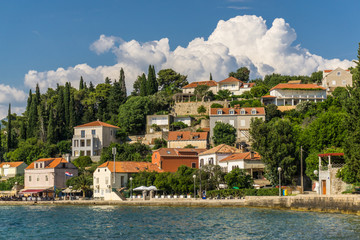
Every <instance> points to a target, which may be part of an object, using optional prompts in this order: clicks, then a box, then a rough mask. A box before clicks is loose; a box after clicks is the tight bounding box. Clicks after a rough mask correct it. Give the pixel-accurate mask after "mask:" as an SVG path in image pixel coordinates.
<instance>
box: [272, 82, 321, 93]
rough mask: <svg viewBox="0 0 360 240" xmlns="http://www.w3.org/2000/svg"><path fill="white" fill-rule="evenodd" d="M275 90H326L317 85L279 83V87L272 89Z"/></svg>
mask: <svg viewBox="0 0 360 240" xmlns="http://www.w3.org/2000/svg"><path fill="white" fill-rule="evenodd" d="M274 89H304V90H306V89H318V90H325V88H323V87H320V86H318V85H316V84H310V83H309V84H294V83H279V84H278V85H276V86H275V87H273V88H272V89H270V91H272V90H274Z"/></svg>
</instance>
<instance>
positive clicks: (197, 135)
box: [168, 131, 209, 141]
mask: <svg viewBox="0 0 360 240" xmlns="http://www.w3.org/2000/svg"><path fill="white" fill-rule="evenodd" d="M208 134H209V133H208V132H191V131H179V132H175V131H173V132H169V136H168V141H191V140H193V141H204V140H207V139H208Z"/></svg>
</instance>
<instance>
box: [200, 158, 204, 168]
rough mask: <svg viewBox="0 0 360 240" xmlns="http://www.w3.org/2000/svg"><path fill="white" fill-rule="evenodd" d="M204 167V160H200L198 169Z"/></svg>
mask: <svg viewBox="0 0 360 240" xmlns="http://www.w3.org/2000/svg"><path fill="white" fill-rule="evenodd" d="M202 166H204V159H200V167H202Z"/></svg>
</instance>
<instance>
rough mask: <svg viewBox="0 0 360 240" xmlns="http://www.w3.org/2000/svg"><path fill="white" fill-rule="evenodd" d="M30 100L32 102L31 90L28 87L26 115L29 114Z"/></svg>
mask: <svg viewBox="0 0 360 240" xmlns="http://www.w3.org/2000/svg"><path fill="white" fill-rule="evenodd" d="M31 102H32V92H31V89H30V90H29V97H28V99H27V105H26V114H27V116H29V111H30V106H31Z"/></svg>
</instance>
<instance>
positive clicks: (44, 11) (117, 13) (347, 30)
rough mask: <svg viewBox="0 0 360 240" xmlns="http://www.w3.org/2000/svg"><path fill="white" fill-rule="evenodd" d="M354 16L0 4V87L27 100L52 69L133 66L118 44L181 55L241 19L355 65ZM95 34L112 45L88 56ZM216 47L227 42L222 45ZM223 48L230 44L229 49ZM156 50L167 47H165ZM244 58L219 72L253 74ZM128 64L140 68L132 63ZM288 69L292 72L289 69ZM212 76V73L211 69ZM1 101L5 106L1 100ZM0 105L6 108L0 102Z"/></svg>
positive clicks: (314, 4)
mask: <svg viewBox="0 0 360 240" xmlns="http://www.w3.org/2000/svg"><path fill="white" fill-rule="evenodd" d="M359 10H360V1H358V0H343V1H340V0H327V1H325V0H315V1H314V0H312V1H311V0H302V1H298V0H193V1H188V0H183V1H169V0H168V1H160V0H151V1H149V0H134V1H117V0H107V1H99V0H87V1H85V0H72V1H68V0H63V1H55V0H54V1H45V0H37V1H28V0H22V1H20V0H13V1H1V0H0V23H1V24H0V84H3V85H4V86H6V87H9V88H11V89H10V90H11V91H10V92H11V93H12V94H14V93H16V91H17V90H19V91H25V92H26V94H27V91H28V89H29V87H31V85H33V86H35V84H36V82H37V81H39V82H42V81H43V84H42V85H41V86H42V87H43V88H44V89H45V88H46V87H49V86H53V85H52V84H53V82H52V83H49V82H47V79H46V78H48V77H49V71H56V70H57V69H58V68H64V69H65V70H66V71H67V69H68V68H72V67H75V66H76V65H78V64H87V66H89V67H91V68H97V67H98V66H114V65H116V64H120V65H121V64H123V65H124V64H125V65H126V62H125V61H133V59H122V57H123V56H124V54H123V53H122V54H119V49H120V45H122V44H123V43H128V42H129V41H131V40H135V41H136V42H137V43H139V44H140V46H142V44H144V43H148V42H151V41H159V40H161V39H164V38H166V39H168V46H169V47H170V49H169V50H170V51H174V50H175V49H176V48H177V47H178V46H181V47H183V48H186V50H187V54H189V52H191V51H192V50H189V49H187V46H188V44H189V43H190V42H192V41H193V40H194V39H196V38H199V37H202V38H204V41H206V40H207V38H208V37H209V36H210V35H211V34H212V33H213V32H214V30H215V28H216V27H217V24H218V22H219V21H220V20H224V21H228V20H229V19H232V18H234V17H236V16H243V15H255V16H257V17H262V19H263V20H265V21H266V26H267V27H268V29H270V28H271V26H272V23H273V21H274V20H275V19H276V18H281V19H283V20H284V21H285V24H288V25H289V27H290V28H291V29H293V30H294V32H296V39H295V40H294V39H293V38H292V37H291V36H290V35H289V38H290V39H292V40H291V41H290V40H289V41H290V44H291V46H292V47H295V46H296V45H298V44H300V47H301V48H302V49H303V50H304V49H306V50H308V51H309V52H310V53H311V54H315V55H318V56H321V57H322V58H324V59H334V58H338V59H340V61H342V60H344V59H347V60H352V59H355V58H356V54H357V47H358V42H360V31H359V30H360V27H359V25H358V17H357V16H358V13H359ZM247 21H248V20H246V19H245V20H244V19H239V21H238V22H240V23H243V24H245V25H242V26H246V23H247ZM280 25H281V26H280V27H279V28H278V30H279V31H278V33H277V34H280V35H277V34H275V35H276V36H281V37H282V38H284V36H285V35H286V34H285V35H281V33H280V32H281V31H288V28H286V26H285V25H284V24H283V25H282V24H281V23H280ZM242 28H244V27H242ZM230 30H231V28H230ZM230 30H229V28H228V29H227V30H226V31H227V32H226V31H225V30H224V31H220V33H218V34H222V35H221V36H222V37H223V38H226V35H227V34H231V32H229V31H230ZM239 31H240V30H239ZM249 31H250V30H249ZM240 32H241V31H240ZM240 32H239V33H240ZM241 33H243V35H242V36H241V35H238V36H237V37H238V38H239V39H243V38H246V37H250V38H251V37H252V36H251V34H252V33H253V30H251V31H250V32H247V33H246V32H241ZM101 35H104V37H105V38H106V39H108V38H109V37H113V39H116V40H115V44H114V45H112V46H111V48H110V49H107V50H104V51H101V52H97V51H94V49H92V50H91V49H90V46H91V45H92V44H93V43H94V42H95V41H97V40H99V38H100V36H101ZM245 35H246V36H245ZM276 36H275V38H276ZM286 36H288V35H286ZM293 36H295V35H293ZM217 38H219V36H218V37H217ZM219 41H220V42H224V41H225V42H226V39H221V40H219ZM232 41H233V42H234V40H232ZM233 42H232V43H233ZM206 44H207V43H206ZM228 44H230V45H231V43H228ZM239 44H240V43H239ZM268 44H270V43H268ZM225 45H226V44H225ZM162 46H165V47H166V43H164V44H162ZM226 46H227V45H226ZM229 49H230V52H233V53H234V52H236V50H234V49H233V50H232V49H231V47H229ZM293 50H294V49H287V50H286V51H285V50H284V52H286V54H290V53H291V51H293ZM127 51H132V50H131V49H128V50H127ZM161 51H163V50H161ZM206 51H208V50H206ZM224 51H225V50H224ZM224 51H222V53H223V52H224ZM240 51H241V49H238V53H239V52H240ZM294 51H295V50H294ZM222 53H219V54H220V55H221V54H222ZM170 54H171V53H170ZM191 54H192V53H191ZM249 54H250V53H249ZM249 54H248V55H246V58H248V59H246V60H244V58H242V57H241V60H239V58H237V57H235V58H234V59H235V60H234V59H228V60H226V59H225V60H224V61H223V62H224V64H226V63H229V64H230V65H231V66H230V67H228V68H227V69H226V70H228V69H232V70H235V69H234V68H236V67H237V66H239V65H241V64H243V65H246V64H247V63H248V64H249V66H250V65H251V64H253V65H251V66H253V68H254V69H260V67H259V65H257V63H256V61H257V60H256V57H254V58H252V56H249ZM264 54H266V53H264ZM281 54H282V53H281ZM165 55H166V54H165ZM233 55H236V54H233ZM250 55H251V54H250ZM161 56H162V55H161ZM187 56H188V55H187ZM192 57H194V56H193V55H192ZM162 58H163V56H162ZM166 58H167V60H166V61H165V60H159V62H158V63H157V62H156V61H155V63H154V64H155V65H156V66H157V70H160V69H159V68H161V67H165V66H166V67H174V68H175V69H181V70H183V69H184V68H181V67H180V65H181V64H179V63H178V62H179V59H178V58H176V59H175V60H176V64H173V65H172V63H173V62H171V61H170V60H169V58H170V57H168V56H166ZM232 58H233V56H232ZM249 59H250V60H249ZM175 60H174V61H175ZM134 62H136V63H138V64H139V65H141V64H140V63H139V60H138V59H136V60H134ZM148 62H150V63H151V61H150V60H149V61H146V62H144V63H143V62H142V63H143V64H144V66H145V65H147V64H148ZM204 65H206V63H205V64H204ZM265 65H266V66H267V65H271V64H270V63H266V64H265ZM209 66H211V64H210V65H209ZM321 66H323V67H325V66H333V65H331V64H329V62H325V63H323V65H321V64H319V66H317V69H319V68H321ZM299 67H301V66H299ZM128 68H129V70H128V72H129V73H130V74H129V77H128V80H129V84H131V83H132V79H133V78H134V76H135V75H136V74H135V73H136V72H137V71H140V70H143V68H144V67H143V66H141V67H139V69H136V70H132V69H130V66H128ZM204 69H205V70H204V72H206V73H204V74H203V75H201V74H198V73H194V74H192V72H186V70H183V71H185V73H186V74H188V75H189V76H192V79H189V80H190V81H191V80H195V79H197V80H203V79H199V78H203V77H202V76H204V75H205V74H206V75H208V73H207V72H208V71H211V70H209V67H204ZM266 69H269V68H266ZM270 69H271V70H273V71H277V72H281V73H284V74H285V73H288V72H286V71H285V72H284V71H283V70H281V69H282V68H280V67H277V66H272V65H271V67H270ZM292 69H296V66H294V67H293V68H292ZM314 69H315V68H314ZM317 69H315V70H317ZM30 70H35V71H36V73H34V74H33V75H32V76H31V77H29V78H28V80H27V81H26V83H25V82H24V79H25V75H26V74H28V73H29V71H30ZM96 71H98V70H92V72H91V73H90V72H89V73H88V74H89V77H88V78H89V79H92V78H91V76H90V75H91V74H93V73H94V74H95V72H96ZM104 71H107V70H104V69H103V70H101V74H103V75H104V74H106V73H104ZM143 71H145V70H143ZM189 71H190V70H189ZM214 71H216V72H218V71H217V70H216V69H214ZM224 71H225V70H224ZM254 71H256V70H254ZM310 71H312V69H310V68H309V69H308V70H307V71H300V72H296V71H292V72H291V73H294V74H297V73H299V74H300V73H309V72H310ZM220 72H221V71H219V74H218V75H217V76H218V78H219V79H218V80H221V78H222V77H223V76H224V72H221V73H220ZM264 72H266V71H265V70H259V71H258V73H257V75H256V76H259V75H260V76H262V75H264ZM131 73H132V74H133V75H134V76H133V75H131ZM266 73H268V72H266ZM101 74H100V73H99V75H96V77H99V76H102V75H101ZM109 74H110V73H109ZM125 74H126V71H125ZM216 74H217V73H215V75H216ZM43 75H46V76H45V77H44V76H43ZM50 75H51V72H50ZM110 75H111V74H110ZM213 75H214V74H213ZM73 76H74V77H76V78H77V75H76V74H73V75H71V74H68V75H67V77H68V78H70V77H73ZM94 78H95V75H94ZM130 78H132V79H130ZM69 81H73V79H69ZM32 83H33V84H32ZM1 86H2V85H1ZM6 87H4V88H6ZM32 88H34V87H32ZM5 100H6V101H7V100H8V98H7V99H5ZM14 102H15V103H14V104H15V106H18V107H19V111H20V108H21V106H23V102H24V99H23V98H19V97H18V99H15V100H14ZM0 104H5V103H4V102H2V99H1V97H0ZM0 115H1V106H0Z"/></svg>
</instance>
